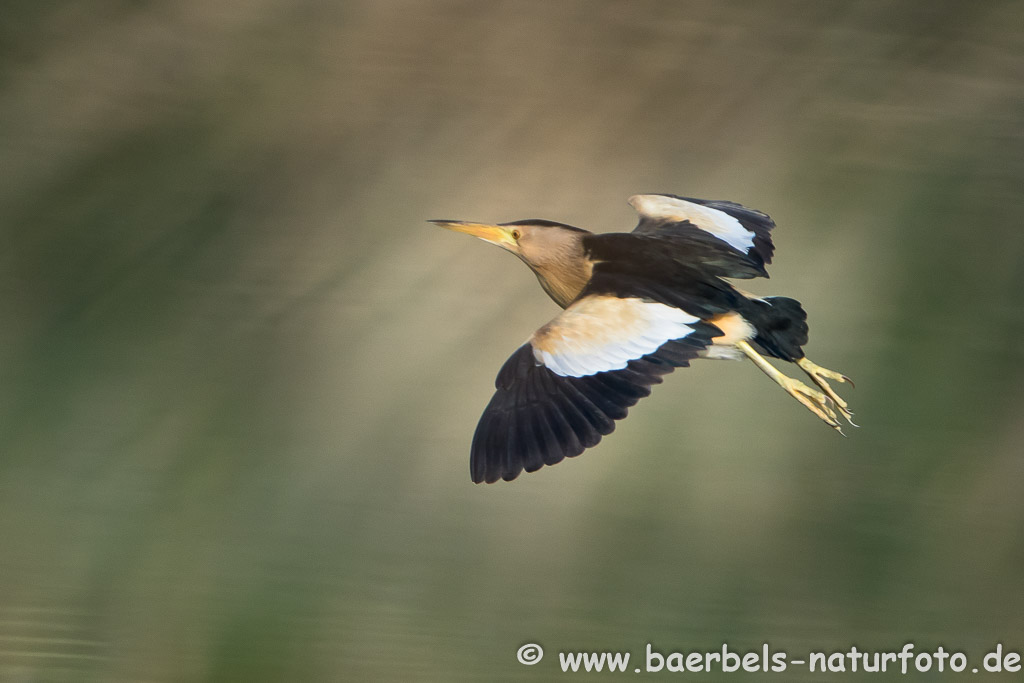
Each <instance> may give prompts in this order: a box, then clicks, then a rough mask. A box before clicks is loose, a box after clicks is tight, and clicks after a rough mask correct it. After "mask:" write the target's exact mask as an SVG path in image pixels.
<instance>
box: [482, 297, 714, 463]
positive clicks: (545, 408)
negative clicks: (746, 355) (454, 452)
mask: <svg viewBox="0 0 1024 683" xmlns="http://www.w3.org/2000/svg"><path fill="white" fill-rule="evenodd" d="M570 308H571V307H570ZM568 311H569V309H566V311H565V312H563V315H565V314H566V313H568ZM556 320H557V319H556ZM553 322H554V321H553ZM691 328H692V329H691V330H690V332H689V334H687V335H686V337H685V338H684V339H685V342H682V341H676V340H667V341H666V342H664V343H662V344H661V345H660V346H659V347H658V348H657V349H655V350H654V351H653V352H650V353H645V354H642V355H640V356H638V357H637V358H634V359H630V360H629V361H627V362H626V364H625V367H622V368H618V369H611V370H598V371H595V372H593V373H591V374H587V375H581V376H573V375H567V374H560V373H558V372H555V371H554V370H552V369H551V368H549V367H548V366H546V365H545V364H544V363H543V362H541V361H540V360H538V355H537V352H536V349H535V348H534V346H533V344H532V343H531V342H527V343H526V344H524V345H523V346H521V347H519V349H518V350H517V351H516V352H515V353H514V354H512V356H511V357H510V358H509V359H508V361H506V362H505V365H504V366H502V369H501V371H500V372H499V373H498V378H497V380H496V382H495V388H496V391H495V393H494V396H493V397H492V398H491V401H490V403H489V404H488V405H487V408H486V409H485V410H484V414H483V415H482V416H481V418H480V422H479V424H478V425H477V430H476V434H474V436H473V446H472V449H471V454H470V473H471V475H472V478H473V481H474V482H478V483H479V482H487V483H492V482H495V481H498V480H500V479H504V480H506V481H511V480H512V479H515V478H516V477H517V476H519V474H520V473H521V472H522V471H523V470H525V471H527V472H533V471H536V470H538V469H540V468H541V467H542V466H544V465H554V464H556V463H559V462H561V461H562V460H563V459H565V458H571V457H575V456H577V455H579V454H580V453H582V452H583V451H584V450H585V449H587V448H590V447H592V446H595V445H597V444H598V443H599V442H600V441H601V438H602V436H605V435H607V434H610V433H611V432H612V431H613V430H614V429H615V420H621V419H623V418H624V417H626V415H627V414H628V409H629V408H630V407H631V406H633V405H635V404H636V403H637V402H638V401H639V400H640V399H641V398H643V397H645V396H647V395H649V394H650V393H651V386H652V385H654V384H658V383H660V382H661V381H662V376H664V375H666V374H668V373H670V372H672V371H673V370H674V369H675V368H677V367H685V366H687V365H689V361H690V360H692V359H693V358H695V357H696V356H697V353H698V352H699V351H700V350H701V349H703V348H704V347H706V346H707V345H708V344H710V343H711V340H712V338H713V337H715V336H718V335H720V334H721V332H720V331H719V330H718V328H716V327H714V326H713V325H710V324H708V323H704V322H700V321H697V322H694V323H692V324H691Z"/></svg>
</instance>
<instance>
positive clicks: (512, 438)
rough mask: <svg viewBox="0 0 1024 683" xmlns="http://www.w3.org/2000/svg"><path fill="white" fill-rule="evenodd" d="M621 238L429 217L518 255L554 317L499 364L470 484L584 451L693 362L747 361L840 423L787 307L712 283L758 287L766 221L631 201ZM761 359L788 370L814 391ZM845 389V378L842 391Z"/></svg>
mask: <svg viewBox="0 0 1024 683" xmlns="http://www.w3.org/2000/svg"><path fill="white" fill-rule="evenodd" d="M629 203H630V204H631V205H632V206H633V208H634V209H636V211H637V213H638V214H639V215H640V222H639V224H638V225H637V226H636V228H634V230H633V231H632V232H630V233H606V234H594V233H592V232H589V231H587V230H583V229H581V228H576V227H573V226H571V225H565V224H563V223H556V222H554V221H547V220H540V219H532V220H521V221H513V222H511V223H499V224H489V223H471V222H467V221H455V220H433V221H430V222H431V223H434V224H436V225H439V226H441V227H443V228H448V229H450V230H455V231H457V232H462V233H466V234H468V235H473V236H474V237H478V238H480V239H482V240H484V241H486V242H490V243H491V244H496V245H498V246H499V247H501V248H502V249H505V250H506V251H510V252H512V253H513V254H515V255H516V256H518V257H519V258H520V259H521V260H522V261H523V262H524V263H526V265H528V266H529V267H530V269H531V270H533V272H534V274H535V275H536V276H537V279H538V280H539V281H540V286H541V287H542V288H543V289H544V291H545V292H547V294H548V296H550V297H551V298H552V299H554V301H555V302H556V303H557V304H558V305H559V306H561V307H562V308H563V309H564V310H563V311H562V312H561V313H560V314H559V315H557V316H555V318H554V319H552V320H551V321H550V322H548V323H547V324H545V325H543V326H542V327H541V328H540V329H538V330H537V331H536V332H534V333H533V335H532V336H531V337H530V339H529V340H528V341H527V342H526V343H525V344H523V345H522V346H520V347H519V349H518V350H517V351H516V352H515V353H513V354H512V356H511V357H510V358H509V359H508V360H507V361H506V362H505V365H504V366H503V367H502V368H501V371H500V372H499V373H498V378H497V380H496V382H495V388H496V391H495V393H494V396H493V397H492V398H491V401H490V403H489V404H488V405H487V408H485V409H484V413H483V415H482V416H481V418H480V422H479V423H478V425H477V428H476V433H475V434H474V436H473V443H472V446H471V448H470V474H471V476H472V479H473V481H474V482H477V483H480V482H487V483H493V482H496V481H498V480H499V479H504V480H505V481H511V480H513V479H515V478H516V477H517V476H519V474H520V473H521V472H522V471H523V470H526V471H527V472H534V471H536V470H539V469H540V468H541V467H543V466H544V465H554V464H556V463H559V462H561V461H562V460H564V459H565V458H571V457H574V456H577V455H579V454H580V453H582V452H583V451H584V450H586V449H587V448H590V447H592V446H595V445H596V444H597V443H598V442H599V441H600V440H601V437H603V436H605V435H607V434H610V433H611V432H612V430H614V429H615V421H616V420H621V419H623V418H625V417H626V413H627V411H628V409H629V408H630V407H631V406H633V405H635V404H636V403H637V401H639V400H640V399H641V398H643V397H645V396H647V395H649V394H650V393H651V386H652V385H654V384H659V383H661V381H662V377H663V376H664V375H666V374H668V373H670V372H672V371H673V370H674V369H675V368H680V367H687V366H689V364H690V361H691V360H693V359H695V358H712V359H742V358H744V357H746V358H749V359H750V360H751V361H753V363H754V364H755V365H756V366H757V367H758V368H760V369H761V370H762V371H763V372H764V373H765V374H766V375H768V377H770V378H771V379H772V380H774V381H775V382H776V383H777V384H778V385H779V386H780V387H782V388H783V389H784V390H785V391H786V392H787V393H788V394H789V395H790V396H792V397H793V398H795V399H796V400H797V401H799V402H800V403H801V404H803V405H804V406H805V407H806V408H807V409H808V410H810V411H811V412H812V413H814V414H815V415H816V416H818V417H819V418H820V419H821V420H822V421H823V422H825V424H827V425H828V426H830V427H832V428H833V429H835V430H837V431H838V432H839V433H840V434H842V429H841V426H840V422H839V416H842V417H843V418H845V419H846V420H847V421H849V422H850V424H853V422H852V419H851V418H852V416H853V413H852V412H850V409H849V406H848V405H847V403H846V401H844V400H843V399H842V398H840V397H839V395H838V394H836V392H835V391H834V390H833V389H832V387H831V386H830V385H829V380H832V381H836V382H850V380H849V378H848V377H846V376H845V375H842V374H840V373H838V372H835V371H833V370H828V369H826V368H823V367H821V366H820V365H817V364H815V363H813V362H811V361H810V360H809V359H808V358H807V357H806V356H804V352H803V346H804V345H805V344H806V343H807V314H806V313H805V312H804V309H803V307H802V306H801V305H800V302H798V301H796V300H795V299H790V298H788V297H780V296H771V297H763V298H761V297H756V296H753V295H750V294H747V293H744V292H743V291H741V290H739V289H737V288H735V287H734V286H733V285H732V284H730V283H729V282H728V281H727V280H726V278H730V279H750V278H755V277H768V272H767V270H765V266H767V265H769V264H770V263H771V260H772V254H773V252H774V250H775V247H774V245H773V244H772V239H771V231H772V228H774V227H775V223H774V221H772V219H771V218H770V217H769V216H768V215H766V214H764V213H761V212H760V211H755V210H753V209H748V208H746V207H744V206H742V205H740V204H736V203H734V202H728V201H712V200H704V199H693V198H690V197H678V196H675V195H668V194H639V195H634V196H633V197H630V198H629ZM766 357H767V358H776V359H779V360H782V361H787V362H790V363H795V364H796V365H797V366H798V367H799V368H800V369H801V370H803V371H804V372H805V373H806V374H807V376H808V377H809V378H810V379H811V381H812V382H813V383H814V384H815V385H816V386H817V389H814V388H811V387H809V386H807V385H806V384H804V383H803V382H801V381H800V380H798V379H795V378H792V377H789V376H787V375H785V374H783V373H782V372H780V371H779V370H778V369H777V368H776V367H775V366H774V365H772V364H771V363H770V362H769V361H768V360H767V359H766ZM850 384H851V385H852V382H850Z"/></svg>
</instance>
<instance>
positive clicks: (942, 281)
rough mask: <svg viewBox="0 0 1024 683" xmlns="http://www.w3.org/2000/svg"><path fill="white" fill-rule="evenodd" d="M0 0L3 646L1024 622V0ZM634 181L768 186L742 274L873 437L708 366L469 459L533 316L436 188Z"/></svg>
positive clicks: (189, 647) (49, 651)
mask: <svg viewBox="0 0 1024 683" xmlns="http://www.w3.org/2000/svg"><path fill="white" fill-rule="evenodd" d="M3 15H4V18H3V21H2V22H0V239H2V248H0V548H2V552H0V680H4V681H6V680H11V681H236V680H237V681H260V680H267V681H282V680H291V681H314V680H360V681H362V680H365V681H414V680H424V681H434V680H437V681H453V680H490V681H499V680H520V679H533V680H544V679H547V678H554V677H557V676H558V675H559V674H558V673H557V667H556V664H555V661H556V660H555V655H554V653H556V652H557V651H558V650H566V649H605V648H607V649H616V650H631V651H632V652H633V653H634V656H639V654H640V653H642V651H643V647H644V644H645V643H647V642H654V643H655V646H656V647H658V648H660V649H662V650H663V651H669V650H673V649H675V650H695V649H715V648H717V647H720V644H721V643H722V642H728V643H729V644H730V646H731V647H733V648H734V649H741V650H742V649H754V648H757V647H759V646H760V644H761V643H762V642H765V641H768V642H770V643H772V645H773V647H774V648H777V649H786V650H788V651H790V652H793V653H796V652H801V651H807V650H811V649H817V650H826V651H828V650H832V649H847V648H848V647H849V645H851V644H854V643H856V644H857V645H858V646H859V647H862V648H879V649H890V650H891V649H898V648H899V647H901V646H902V644H903V643H905V642H908V641H913V642H915V643H918V645H919V648H920V649H925V647H929V648H933V647H934V646H936V645H939V644H942V645H944V646H945V647H946V648H947V649H950V648H953V649H961V650H964V651H966V652H967V653H968V654H971V655H974V656H976V657H980V656H981V655H982V654H983V653H984V652H986V651H987V649H988V648H990V647H991V646H993V645H994V644H995V643H996V642H1003V643H1005V644H1006V646H1007V647H1008V648H1011V649H1014V648H1015V649H1016V650H1017V651H1021V650H1022V649H1024V620H1022V618H1021V614H1022V613H1024V593H1022V592H1021V590H1020V575H1021V568H1022V566H1024V505H1022V503H1021V496H1020V492H1021V489H1022V487H1024V460H1022V452H1024V391H1022V390H1021V387H1022V386H1024V385H1022V381H1024V345H1022V344H1021V341H1020V340H1021V337H1022V334H1024V307H1022V305H1021V303H1020V301H1021V299H1020V292H1021V290H1022V288H1024V231H1022V230H1021V223H1020V217H1021V216H1022V215H1024V194H1022V192H1021V188H1022V183H1024V144H1022V142H1024V137H1022V131H1024V81H1022V80H1021V74H1022V73H1024V30H1022V27H1024V5H1022V4H1021V3H1019V2H1012V1H1009V0H1007V1H987V0H980V1H976V2H967V1H965V0H958V1H946V2H942V1H935V0H900V1H898V2H889V1H888V0H844V1H842V2H839V1H811V0H804V1H784V2H772V3H758V2H749V1H748V2H738V1H727V2H711V1H694V2H690V1H684V2H675V1H668V0H665V1H656V0H640V1H638V2H604V1H600V0H589V1H584V0H562V1H559V2H542V1H540V0H512V1H509V2H500V3H476V2H469V1H468V0H437V1H419V0H401V1H398V0H384V1H371V0H361V1H359V0H349V1H347V2H344V3H327V2H311V1H306V2H283V1H282V0H255V1H251V2H235V1H232V0H208V1H205V2H199V1H198V0H151V1H147V2H143V1H138V0H136V1H129V0H86V1H84V2H78V3H57V4H52V3H36V2H21V1H16V0H8V2H6V3H5V6H4V11H3ZM636 192H675V193H682V194H687V195H691V196H698V197H709V198H723V199H732V200H734V201H739V202H742V203H743V204H746V205H748V206H753V207H757V208H760V209H762V210H765V211H767V212H769V213H771V214H772V215H773V217H775V219H776V221H777V222H778V224H779V228H778V231H777V235H776V243H777V245H778V252H777V257H776V262H775V265H774V267H773V270H772V279H771V281H769V282H759V283H756V284H755V285H753V286H754V287H757V290H758V291H759V292H762V293H778V294H786V295H789V296H794V297H796V298H799V299H801V300H802V301H803V302H804V304H805V306H806V307H807V309H808V310H809V311H810V312H811V321H812V340H811V345H810V347H809V354H810V355H811V357H812V358H815V359H816V360H817V361H818V362H820V363H822V364H824V365H826V366H828V367H833V368H837V369H840V370H842V371H844V372H846V373H848V374H850V375H851V376H852V377H854V378H855V380H857V389H856V390H855V391H854V392H853V394H852V398H853V401H854V403H853V406H854V409H855V410H856V411H857V416H858V418H859V421H860V422H861V424H862V425H863V427H862V428H861V429H860V430H856V431H855V433H853V434H851V437H850V438H849V439H845V440H844V439H839V438H837V437H836V436H835V435H834V434H833V433H831V431H830V430H827V429H824V428H822V427H821V426H820V425H819V424H817V423H816V421H815V420H814V419H813V418H812V417H811V416H809V415H807V414H806V411H803V410H802V409H801V408H800V407H799V406H797V405H796V404H795V403H794V402H793V401H790V400H788V399H786V397H785V396H783V395H782V394H781V392H779V391H778V389H777V388H776V387H774V386H772V385H771V383H769V382H767V381H766V380H765V379H764V377H762V376H760V374H759V373H757V372H756V371H755V370H753V369H752V368H751V367H750V366H749V364H745V363H703V364H698V365H697V366H695V367H694V368H691V369H689V370H686V371H685V372H679V373H676V375H675V376H673V377H671V378H670V379H669V381H667V382H666V384H665V385H664V386H662V387H659V388H658V389H657V390H656V392H655V394H656V397H655V398H653V399H651V400H649V401H646V402H644V403H641V404H640V405H639V406H638V407H637V408H636V409H634V411H633V416H632V417H631V419H630V420H629V421H627V422H624V423H622V424H621V426H620V427H619V430H618V431H617V432H616V433H615V434H614V435H613V436H612V437H610V438H608V439H607V440H606V442H605V443H604V444H602V445H601V446H600V447H599V448H597V449H595V450H594V451H592V452H588V453H587V454H585V455H584V456H582V457H581V458H579V459H578V460H577V461H572V462H568V463H563V464H561V465H559V466H557V467H554V468H551V469H550V470H547V471H544V472H542V473H538V474H535V475H530V476H524V477H522V478H521V479H520V480H518V481H516V482H514V483H513V484H509V485H495V486H489V487H488V486H473V485H471V484H470V483H469V477H468V462H467V460H468V446H469V441H470V438H471V435H472V431H473V428H474V426H475V422H476V418H477V416H478V414H479V412H480V410H482V408H483V406H484V404H485V402H486V400H487V399H488V397H489V395H490V391H491V388H492V385H491V382H492V380H493V376H494V374H495V373H496V372H497V369H498V368H499V367H500V364H501V362H502V361H503V360H504V359H505V358H506V357H507V355H508V354H509V353H510V352H511V351H512V350H514V348H515V347H516V345H517V344H518V342H519V341H520V340H521V339H523V338H525V337H526V336H527V335H529V333H530V332H531V331H532V330H533V329H534V328H535V327H536V326H538V325H539V324H541V323H542V322H544V321H546V320H547V319H549V318H550V317H551V316H552V315H553V314H554V310H555V309H554V306H553V304H552V303H551V302H550V301H548V300H547V299H546V297H545V296H544V295H543V293H542V292H541V291H540V289H539V288H538V287H537V285H536V283H535V281H534V279H533V277H532V276H531V275H530V274H529V273H528V272H527V271H526V269H525V268H523V267H522V265H521V264H519V263H518V262H516V260H515V259H512V258H509V257H508V256H507V255H505V254H502V253H500V252H499V250H497V249H493V248H491V247H487V246H486V245H483V244H482V243H480V242H477V241H474V240H470V239H468V238H464V237H460V236H456V235H452V234H449V233H444V232H442V231H439V230H435V229H433V228H432V227H430V226H429V225H427V224H426V223H424V221H425V220H426V219H429V218H437V217H446V218H447V217H450V218H465V219H476V220H488V221H490V220H493V221H502V220H513V219H518V218H529V217H534V216H536V217H545V218H550V219H553V220H560V221H564V222H568V223H573V224H577V225H581V226H584V227H587V228H591V229H595V230H598V231H606V230H622V229H628V228H630V227H631V226H632V224H633V223H632V221H633V217H632V215H631V212H630V210H629V207H628V206H626V205H625V201H624V200H625V198H626V197H628V196H629V195H630V194H633V193H636ZM530 641H532V642H538V643H541V644H543V645H544V646H545V648H546V649H547V650H548V653H549V658H548V659H546V660H545V661H544V662H542V663H541V664H539V665H538V666H535V667H531V668H526V667H523V666H521V665H519V664H517V663H516V661H515V651H516V649H517V648H518V647H519V646H520V645H521V644H523V643H525V642H530ZM801 675H803V676H804V679H805V680H815V678H814V676H811V675H810V674H807V673H806V672H801V671H798V670H797V671H793V670H790V671H788V672H787V674H786V676H787V678H788V679H790V680H800V679H801ZM890 677H891V676H890ZM698 678H699V677H698ZM706 678H707V679H708V680H717V679H718V678H723V679H724V678H726V676H724V675H722V676H717V677H716V676H714V675H710V676H707V677H706ZM879 678H880V679H881V680H884V679H885V678H886V677H885V676H879ZM951 680H952V679H951Z"/></svg>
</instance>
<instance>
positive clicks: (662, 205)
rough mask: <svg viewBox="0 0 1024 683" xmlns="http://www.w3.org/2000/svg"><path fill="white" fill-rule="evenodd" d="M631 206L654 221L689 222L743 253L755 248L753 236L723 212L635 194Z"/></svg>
mask: <svg viewBox="0 0 1024 683" xmlns="http://www.w3.org/2000/svg"><path fill="white" fill-rule="evenodd" d="M629 203H630V205H631V206H632V207H633V208H634V209H636V211H637V213H639V214H640V215H641V216H646V217H647V218H651V219H653V220H665V221H673V222H676V223H679V222H682V221H690V222H691V223H693V224H694V225H695V226H697V227H698V228H700V229H701V230H703V231H704V232H707V233H710V234H712V235H714V236H715V237H717V238H718V239H720V240H722V241H723V242H725V243H727V244H728V245H729V246H731V247H732V248H733V249H736V250H737V251H741V252H743V253H744V254H746V253H748V252H749V251H750V249H751V248H752V247H753V246H754V233H753V232H752V231H750V230H747V229H746V228H744V227H743V225H742V224H741V223H740V222H739V221H738V220H736V219H735V218H733V217H732V216H730V215H729V214H727V213H725V212H724V211H719V210H718V209H712V208H711V207H708V206H702V205H701V204H694V203H693V202H688V201H685V200H683V199H677V198H676V197H666V196H664V195H660V194H635V195H633V196H632V197H630V198H629Z"/></svg>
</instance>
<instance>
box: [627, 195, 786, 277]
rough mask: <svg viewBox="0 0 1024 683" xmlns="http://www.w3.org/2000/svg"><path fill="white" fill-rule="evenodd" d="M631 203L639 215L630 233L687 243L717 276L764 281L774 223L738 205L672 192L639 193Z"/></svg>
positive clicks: (764, 215) (772, 251)
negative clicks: (761, 278) (752, 278)
mask: <svg viewBox="0 0 1024 683" xmlns="http://www.w3.org/2000/svg"><path fill="white" fill-rule="evenodd" d="M629 203H630V204H631V205H632V206H633V208H635V209H636V211H637V213H639V214H640V222H639V223H638V224H637V226H636V228H635V229H634V230H633V232H634V234H645V235H652V236H657V237H659V238H662V239H667V240H670V241H675V242H678V243H679V244H681V245H686V247H687V248H689V249H690V250H691V251H693V252H695V253H694V256H695V257H696V258H698V259H701V260H705V261H707V262H708V264H709V265H710V266H711V267H713V268H715V269H716V270H718V271H726V272H725V273H721V272H716V273H715V274H716V275H719V276H721V277H733V278H751V277H757V276H764V277H767V275H768V273H767V271H766V270H765V266H766V265H768V264H770V263H771V262H772V255H773V253H774V251H775V246H774V244H772V238H771V231H772V228H774V227H775V222H774V221H773V220H772V219H771V217H770V216H768V215H767V214H765V213H762V212H760V211H757V210H755V209H748V208H747V207H745V206H742V205H741V204H737V203H735V202H728V201H720V200H709V199H694V198H692V197H679V196H676V195H671V194H639V195H634V196H632V197H630V198H629Z"/></svg>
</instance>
